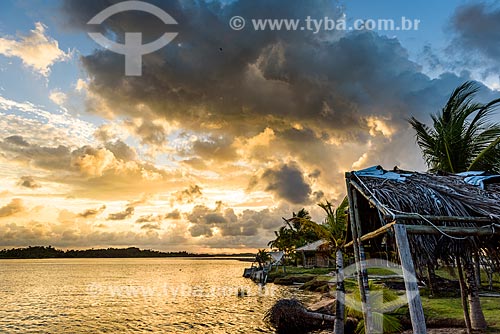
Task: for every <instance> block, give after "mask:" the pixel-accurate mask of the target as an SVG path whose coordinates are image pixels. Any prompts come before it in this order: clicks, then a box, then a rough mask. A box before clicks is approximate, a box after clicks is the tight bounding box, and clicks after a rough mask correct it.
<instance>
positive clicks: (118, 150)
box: [104, 140, 137, 161]
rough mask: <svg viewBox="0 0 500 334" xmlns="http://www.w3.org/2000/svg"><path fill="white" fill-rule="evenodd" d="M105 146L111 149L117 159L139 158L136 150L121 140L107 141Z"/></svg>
mask: <svg viewBox="0 0 500 334" xmlns="http://www.w3.org/2000/svg"><path fill="white" fill-rule="evenodd" d="M104 147H105V148H107V149H108V150H109V151H111V152H112V153H113V154H114V156H115V157H116V158H117V159H121V160H123V161H133V160H136V159H137V153H136V152H135V150H134V149H133V148H131V147H130V146H128V145H127V144H125V143H124V142H123V141H121V140H116V141H112V142H107V143H106V144H105V145H104Z"/></svg>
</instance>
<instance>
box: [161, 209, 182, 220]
mask: <svg viewBox="0 0 500 334" xmlns="http://www.w3.org/2000/svg"><path fill="white" fill-rule="evenodd" d="M165 219H172V220H178V219H181V213H180V212H179V210H174V211H171V212H169V213H167V214H166V215H165Z"/></svg>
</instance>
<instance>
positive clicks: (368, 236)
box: [344, 222, 500, 248]
mask: <svg viewBox="0 0 500 334" xmlns="http://www.w3.org/2000/svg"><path fill="white" fill-rule="evenodd" d="M394 224H396V222H391V223H389V224H386V225H384V226H382V227H380V228H379V229H377V230H375V231H373V232H370V233H366V234H365V235H363V236H361V238H359V240H361V241H366V240H370V239H373V238H375V237H378V236H379V235H381V234H384V233H386V232H387V230H388V229H390V228H391V227H392V226H393V225H394ZM499 232H500V231H499ZM352 245H353V242H352V241H350V242H348V243H346V244H345V246H344V248H348V247H351V246H352Z"/></svg>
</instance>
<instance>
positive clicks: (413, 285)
mask: <svg viewBox="0 0 500 334" xmlns="http://www.w3.org/2000/svg"><path fill="white" fill-rule="evenodd" d="M394 235H395V237H396V245H397V247H398V251H399V257H400V259H401V266H402V267H403V277H404V280H405V289H406V297H407V298H408V308H409V310H410V318H411V325H412V327H413V334H426V333H427V329H426V326H425V317H424V310H423V308H422V300H421V299H420V293H419V291H418V283H417V278H416V277H417V276H416V273H415V267H414V266H413V260H412V258H411V253H410V244H409V242H408V235H407V233H406V227H405V225H403V224H395V225H394Z"/></svg>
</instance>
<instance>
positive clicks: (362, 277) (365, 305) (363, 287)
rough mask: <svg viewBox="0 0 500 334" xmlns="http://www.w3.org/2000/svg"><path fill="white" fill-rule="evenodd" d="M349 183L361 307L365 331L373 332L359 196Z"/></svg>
mask: <svg viewBox="0 0 500 334" xmlns="http://www.w3.org/2000/svg"><path fill="white" fill-rule="evenodd" d="M346 183H347V196H348V199H349V215H350V217H351V218H350V222H351V232H352V240H353V247H354V259H355V261H356V271H357V272H358V285H359V292H360V296H361V308H362V311H363V319H364V321H365V333H366V334H372V333H373V321H372V312H371V308H370V303H369V302H368V301H369V298H370V296H369V289H368V273H367V271H366V268H365V251H364V249H363V245H361V242H360V239H358V238H359V237H360V236H361V224H360V219H359V207H358V196H357V194H356V190H355V189H353V188H352V187H351V184H350V182H349V179H346Z"/></svg>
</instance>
